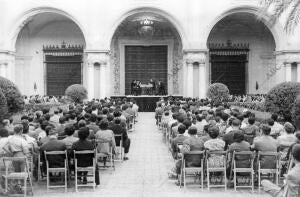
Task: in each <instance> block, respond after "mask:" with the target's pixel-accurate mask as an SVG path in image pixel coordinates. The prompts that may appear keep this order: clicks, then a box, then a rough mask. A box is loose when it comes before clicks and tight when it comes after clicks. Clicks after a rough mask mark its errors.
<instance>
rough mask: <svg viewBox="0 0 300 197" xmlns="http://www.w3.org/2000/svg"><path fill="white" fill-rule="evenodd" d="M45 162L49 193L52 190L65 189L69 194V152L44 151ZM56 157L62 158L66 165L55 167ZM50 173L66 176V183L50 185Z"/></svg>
mask: <svg viewBox="0 0 300 197" xmlns="http://www.w3.org/2000/svg"><path fill="white" fill-rule="evenodd" d="M44 155H45V161H46V169H47V192H49V189H51V188H64V189H65V192H67V190H68V188H67V182H68V181H67V180H68V179H67V177H68V155H67V151H44ZM55 157H61V158H62V159H63V160H64V164H63V165H62V166H56V165H53V160H55ZM50 173H51V174H52V175H53V174H61V173H62V174H64V176H63V177H64V183H63V184H61V185H50Z"/></svg>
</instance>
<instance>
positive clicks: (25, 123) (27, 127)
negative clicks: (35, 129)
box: [22, 119, 29, 134]
mask: <svg viewBox="0 0 300 197" xmlns="http://www.w3.org/2000/svg"><path fill="white" fill-rule="evenodd" d="M22 125H23V133H24V134H26V133H28V132H29V123H28V120H27V119H23V120H22Z"/></svg>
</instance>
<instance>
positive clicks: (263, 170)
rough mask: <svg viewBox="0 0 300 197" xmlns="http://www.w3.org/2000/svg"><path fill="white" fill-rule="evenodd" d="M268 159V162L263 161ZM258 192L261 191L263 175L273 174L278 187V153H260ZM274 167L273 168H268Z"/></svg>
mask: <svg viewBox="0 0 300 197" xmlns="http://www.w3.org/2000/svg"><path fill="white" fill-rule="evenodd" d="M263 159H265V160H266V159H268V160H267V161H262V160H263ZM257 160H258V190H259V192H260V191H261V175H262V174H272V175H275V182H276V185H278V182H279V181H278V180H279V170H280V169H279V168H280V153H278V152H258V156H257ZM266 164H268V165H272V166H266Z"/></svg>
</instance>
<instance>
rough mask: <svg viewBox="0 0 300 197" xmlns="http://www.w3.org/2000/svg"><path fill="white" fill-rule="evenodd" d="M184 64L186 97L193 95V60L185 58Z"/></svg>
mask: <svg viewBox="0 0 300 197" xmlns="http://www.w3.org/2000/svg"><path fill="white" fill-rule="evenodd" d="M186 65H187V75H186V80H187V83H186V89H187V91H186V92H187V95H186V96H188V97H193V95H194V94H193V90H194V87H193V83H194V73H193V71H194V68H193V67H194V66H193V61H191V60H187V62H186Z"/></svg>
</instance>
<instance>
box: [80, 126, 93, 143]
mask: <svg viewBox="0 0 300 197" xmlns="http://www.w3.org/2000/svg"><path fill="white" fill-rule="evenodd" d="M89 135H90V131H89V128H87V127H81V128H80V129H79V131H78V137H79V139H80V140H85V139H86V138H87V137H88V136H89Z"/></svg>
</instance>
